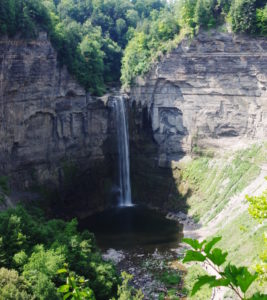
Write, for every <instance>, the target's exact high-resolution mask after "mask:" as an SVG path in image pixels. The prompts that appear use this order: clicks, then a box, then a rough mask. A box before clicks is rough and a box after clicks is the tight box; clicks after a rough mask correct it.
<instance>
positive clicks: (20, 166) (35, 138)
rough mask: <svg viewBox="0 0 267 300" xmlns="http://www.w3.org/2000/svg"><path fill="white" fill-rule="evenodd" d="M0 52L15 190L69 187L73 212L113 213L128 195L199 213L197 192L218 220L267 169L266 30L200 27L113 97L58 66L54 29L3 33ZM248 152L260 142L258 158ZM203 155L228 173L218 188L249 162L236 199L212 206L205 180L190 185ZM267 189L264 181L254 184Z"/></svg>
mask: <svg viewBox="0 0 267 300" xmlns="http://www.w3.org/2000/svg"><path fill="white" fill-rule="evenodd" d="M0 53H1V55H0V65H1V71H0V82H1V85H0V95H1V96H0V97H1V98H0V111H1V117H0V138H1V142H0V173H1V174H2V175H6V176H8V177H9V180H10V185H11V187H12V190H14V191H22V190H23V191H25V190H27V191H31V189H33V188H34V187H36V186H38V187H40V186H42V187H43V186H45V187H50V188H51V187H52V188H53V189H58V188H60V191H63V198H64V201H63V202H64V205H65V206H66V207H68V206H69V210H67V212H68V213H69V212H71V214H70V216H71V217H72V216H73V215H72V214H74V215H76V214H78V213H79V215H82V216H83V217H84V216H87V215H88V214H92V213H94V212H98V211H103V210H104V209H106V208H110V207H111V206H113V205H114V203H117V200H118V198H119V203H120V205H121V206H131V205H132V203H137V204H143V205H145V206H147V207H152V208H158V209H160V210H161V211H162V212H166V213H167V212H170V211H171V212H173V213H177V212H179V211H181V210H182V211H183V212H185V213H187V212H188V210H189V214H190V212H191V211H190V208H189V207H188V203H187V202H186V200H187V199H193V200H192V201H193V202H192V203H194V205H195V204H196V206H195V207H196V208H193V209H192V212H193V213H192V214H191V215H192V216H194V217H196V218H197V217H198V218H199V219H198V221H199V220H200V224H203V225H206V224H208V222H210V221H211V220H212V219H213V218H212V213H214V214H215V215H214V216H213V217H218V215H219V214H220V212H221V211H223V210H224V209H225V207H227V204H228V201H229V203H232V202H230V201H233V198H232V197H234V196H236V197H238V195H239V194H240V193H242V191H244V190H245V188H246V187H247V186H249V184H250V183H251V182H253V180H254V181H257V179H258V178H259V176H260V178H261V179H262V178H264V176H266V175H267V169H266V163H267V148H266V140H267V90H266V88H267V86H266V83H267V41H266V38H260V37H258V38H252V37H247V36H242V35H233V34H231V33H221V32H218V31H210V32H200V33H199V34H198V35H197V36H196V37H195V38H193V39H191V38H186V39H184V40H183V41H182V42H181V43H180V44H179V45H178V46H177V47H176V48H175V49H173V50H172V51H171V52H170V53H169V54H167V55H166V56H164V57H162V58H161V60H160V61H159V62H158V63H155V64H154V66H153V67H152V68H151V70H150V71H149V72H148V73H147V74H146V75H145V76H144V77H143V78H141V77H139V78H137V79H136V81H135V83H134V85H133V86H132V87H131V88H130V89H129V90H128V91H127V93H126V92H125V91H124V92H122V93H121V95H117V91H116V90H115V91H114V90H112V89H111V90H110V92H109V93H108V94H106V95H104V96H103V97H96V96H92V95H91V94H90V93H88V92H85V90H84V88H83V87H81V85H79V84H78V83H77V82H76V80H75V79H74V78H73V77H72V76H71V75H70V74H69V72H68V71H67V69H66V68H65V67H61V66H59V65H58V62H57V53H56V51H55V50H54V48H53V47H52V45H51V43H50V41H49V39H48V37H47V35H46V33H44V32H42V33H40V34H39V37H38V39H36V40H23V39H20V38H19V37H15V38H13V39H8V38H2V39H1V41H0ZM124 103H125V104H124ZM124 105H125V106H126V107H125V106H124ZM126 114H128V115H127V116H126ZM127 118H128V122H129V124H128V125H127ZM127 127H129V142H128V136H127ZM128 143H129V146H128ZM254 144H255V145H256V146H255V145H254ZM117 145H119V147H117ZM251 147H252V148H251ZM253 147H254V148H253ZM240 149H243V150H244V149H245V150H247V149H249V150H247V152H248V153H247V152H246V153H247V158H246V159H247V160H246V161H245V158H241V159H240V158H239V156H238V155H239V152H238V151H240ZM251 149H252V150H251ZM129 152H130V153H129ZM244 153H245V152H244ZM246 153H245V154H246ZM255 153H256V154H255ZM226 154H227V155H228V156H227V155H226ZM224 155H225V156H224ZM129 157H130V161H129ZM199 157H200V159H203V157H204V158H205V159H207V160H206V161H205V162H203V160H201V161H200V163H203V169H200V173H202V174H204V176H208V174H211V171H212V172H214V173H212V174H213V175H211V177H214V178H216V176H217V179H218V181H217V182H213V181H212V180H213V179H214V178H211V179H210V181H209V182H208V183H206V182H205V184H206V187H208V186H212V185H213V184H216V185H217V187H218V190H216V191H215V192H216V193H217V195H216V196H217V198H220V194H221V193H223V190H224V189H225V190H226V189H227V188H228V185H229V186H230V180H232V178H230V175H231V176H232V173H231V174H230V175H229V178H228V177H220V168H227V169H228V170H229V169H230V165H231V166H232V165H234V166H235V167H236V169H235V168H233V174H234V175H233V177H234V176H235V175H236V173H234V172H235V170H238V167H239V165H242V163H243V162H244V161H245V162H246V166H245V168H244V169H242V172H243V173H242V176H243V174H244V177H246V178H245V179H244V178H243V177H242V176H241V175H240V178H241V179H240V178H238V180H237V181H234V184H232V185H231V190H230V188H229V190H230V192H229V193H228V194H227V195H226V196H227V197H228V196H229V197H228V198H227V197H225V199H226V200H227V203H223V204H222V203H217V202H214V201H213V200H212V199H211V200H210V201H211V205H210V206H209V207H207V206H205V207H204V208H203V207H201V208H199V207H198V206H197V205H201V204H199V202H201V201H203V198H201V197H199V199H200V200H199V201H197V200H195V199H194V197H198V196H199V194H198V192H199V189H200V188H199V186H197V184H198V182H197V180H196V181H194V178H193V180H192V181H191V183H188V182H190V180H191V177H192V174H191V173H190V170H191V169H190V168H191V167H192V170H193V171H195V170H194V169H193V167H194V165H193V166H192V165H190V164H191V163H192V161H193V163H194V160H192V158H193V159H194V158H199ZM244 157H245V156H244ZM237 158H238V159H237ZM235 159H236V160H237V162H235ZM118 162H119V168H118ZM198 162H199V161H198ZM247 162H248V163H247ZM228 163H229V164H228ZM247 164H249V166H248V167H247ZM130 166H131V168H130ZM188 166H189V167H188ZM242 166H243V165H242ZM254 166H255V168H256V169H255V168H254ZM201 167H202V165H201ZM209 168H210V169H209ZM257 168H258V169H257ZM183 170H186V171H185V173H183ZM188 170H189V171H188ZM197 171H199V170H197ZM238 171H239V170H238ZM252 171H253V172H252ZM68 172H69V173H68ZM186 172H187V173H186ZM205 172H206V173H205ZM130 173H131V174H130ZM68 174H70V178H69V179H70V181H65V179H66V178H67V179H68ZM218 174H219V175H218ZM250 174H251V175H250ZM130 175H131V179H132V180H131V183H130ZM198 175H199V177H201V174H198ZM186 176H187V177H186ZM190 176H191V177H190ZM250 176H251V177H250ZM247 177H249V178H247ZM118 178H119V180H118ZM243 179H244V181H242V180H243ZM203 180H204V179H203ZM118 182H119V192H118V189H117V188H115V189H114V186H116V185H117V183H118ZM240 182H241V183H242V184H244V186H243V185H242V186H241V185H240V186H239V183H240ZM69 183H71V184H70V185H72V188H71V189H69V187H68V188H66V185H67V184H69ZM194 184H195V185H196V186H197V187H196V186H194ZM131 187H132V196H131ZM194 187H196V190H194ZM65 188H66V189H65ZM235 188H236V190H235ZM264 188H266V183H265V182H264V180H262V181H261V182H260V185H259V186H257V187H255V186H254V187H253V188H252V189H250V190H249V191H248V192H249V193H250V192H251V191H253V193H255V194H257V193H260V192H261V191H262V190H263V189H264ZM215 192H214V193H215ZM118 194H119V196H118ZM192 194H193V196H192ZM194 195H196V196H194ZM202 195H203V193H202ZM243 196H245V195H243ZM204 198H205V197H204ZM207 198H208V197H207ZM10 199H11V201H13V199H12V193H11V195H10ZM194 201H195V202H194ZM212 201H213V202H212ZM14 202H16V199H14ZM239 202H240V203H239ZM239 202H238V203H239V204H240V207H241V206H242V205H241V200H240V201H239ZM74 206H75V207H76V209H77V210H76V211H73V207H74ZM77 207H78V208H77ZM233 207H234V208H235V209H237V210H238V209H239V208H240V207H239V206H233ZM242 207H243V206H242ZM216 209H218V211H217V210H216ZM242 209H243V208H242ZM196 210H199V211H198V212H196ZM202 210H205V212H202ZM207 211H209V213H210V214H207ZM243 211H244V210H243ZM77 212H78V213H77ZM230 212H231V209H230ZM236 216H237V217H238V214H236ZM225 218H227V216H225ZM224 221H225V219H224V218H222V219H221V222H224ZM190 222H191V221H190ZM190 222H189V223H190ZM226 223H227V222H226ZM229 224H230V223H229ZM185 225H188V224H185ZM189 225H190V224H189ZM191 225H192V224H191ZM189 227H190V226H189ZM248 230H250V229H248ZM251 230H252V229H251ZM259 230H264V227H260V229H259ZM185 234H186V233H185Z"/></svg>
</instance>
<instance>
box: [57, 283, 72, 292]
mask: <svg viewBox="0 0 267 300" xmlns="http://www.w3.org/2000/svg"><path fill="white" fill-rule="evenodd" d="M69 290H70V287H69V285H67V284H64V285H61V286H60V287H59V288H58V289H57V291H58V292H59V293H68V291H69Z"/></svg>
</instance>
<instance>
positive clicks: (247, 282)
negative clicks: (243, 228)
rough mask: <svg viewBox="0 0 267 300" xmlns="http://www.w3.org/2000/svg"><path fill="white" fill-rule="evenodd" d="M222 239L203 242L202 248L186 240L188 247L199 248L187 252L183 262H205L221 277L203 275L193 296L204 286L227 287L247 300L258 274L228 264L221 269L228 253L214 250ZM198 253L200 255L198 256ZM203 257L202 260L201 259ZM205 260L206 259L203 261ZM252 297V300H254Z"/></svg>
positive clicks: (193, 289)
mask: <svg viewBox="0 0 267 300" xmlns="http://www.w3.org/2000/svg"><path fill="white" fill-rule="evenodd" d="M220 239H221V238H220V237H215V238H213V239H212V240H211V241H210V242H207V241H203V242H202V243H201V248H199V245H200V243H199V242H197V241H196V240H193V239H184V240H183V242H185V243H187V244H188V245H190V246H191V245H193V246H194V247H193V248H194V249H195V248H196V245H198V246H197V250H194V251H192V250H187V252H186V255H185V258H184V259H183V262H189V261H190V262H192V261H196V262H197V261H201V262H205V263H206V264H207V265H208V266H209V267H211V268H212V269H213V270H214V271H215V272H216V273H217V275H218V276H219V277H216V276H210V275H203V276H199V277H198V280H197V282H196V283H195V284H194V286H193V288H192V295H195V294H196V293H197V292H198V291H199V290H200V289H201V288H202V286H204V285H209V286H210V287H211V288H212V287H219V286H226V287H228V288H230V289H231V290H232V291H233V292H234V293H235V294H236V295H237V296H238V297H239V298H240V299H247V298H246V295H245V294H246V292H247V291H248V289H249V287H250V286H251V284H252V283H253V282H254V281H255V280H256V279H257V278H258V274H257V273H255V274H252V273H250V272H249V270H248V268H247V267H242V266H241V267H237V266H235V265H233V264H230V263H229V264H227V265H226V267H225V268H223V269H220V267H221V266H222V264H223V263H225V261H226V256H227V254H228V253H227V252H223V251H222V250H221V249H219V248H214V249H213V247H214V245H215V244H216V243H218V242H219V241H220ZM196 253H198V255H196ZM200 257H201V259H199V258H200ZM203 258H204V259H203ZM253 297H254V299H257V298H258V297H262V299H263V297H265V296H264V295H260V294H255V295H254V296H253ZM253 297H252V299H253Z"/></svg>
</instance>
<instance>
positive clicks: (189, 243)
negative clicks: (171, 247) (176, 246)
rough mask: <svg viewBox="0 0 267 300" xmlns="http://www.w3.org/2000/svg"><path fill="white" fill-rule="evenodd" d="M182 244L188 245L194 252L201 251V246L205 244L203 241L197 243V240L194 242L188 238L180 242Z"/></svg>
mask: <svg viewBox="0 0 267 300" xmlns="http://www.w3.org/2000/svg"><path fill="white" fill-rule="evenodd" d="M182 242H183V243H186V244H188V245H190V246H191V247H192V248H193V249H195V250H201V248H202V245H203V244H204V243H205V242H206V241H205V240H204V241H203V242H201V243H200V242H199V241H198V240H194V239H189V238H184V239H183V240H182Z"/></svg>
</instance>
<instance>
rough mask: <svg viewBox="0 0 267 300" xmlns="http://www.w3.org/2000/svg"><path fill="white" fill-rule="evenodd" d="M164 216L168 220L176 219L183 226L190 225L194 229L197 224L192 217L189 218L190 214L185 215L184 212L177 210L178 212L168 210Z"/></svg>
mask: <svg viewBox="0 0 267 300" xmlns="http://www.w3.org/2000/svg"><path fill="white" fill-rule="evenodd" d="M166 218H167V219H169V220H173V221H177V222H179V223H181V224H183V225H184V226H186V225H187V226H190V227H193V228H195V229H197V228H198V224H196V223H195V221H194V220H193V218H191V217H190V216H188V215H186V214H185V213H183V212H181V211H179V212H169V213H168V214H167V215H166Z"/></svg>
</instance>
